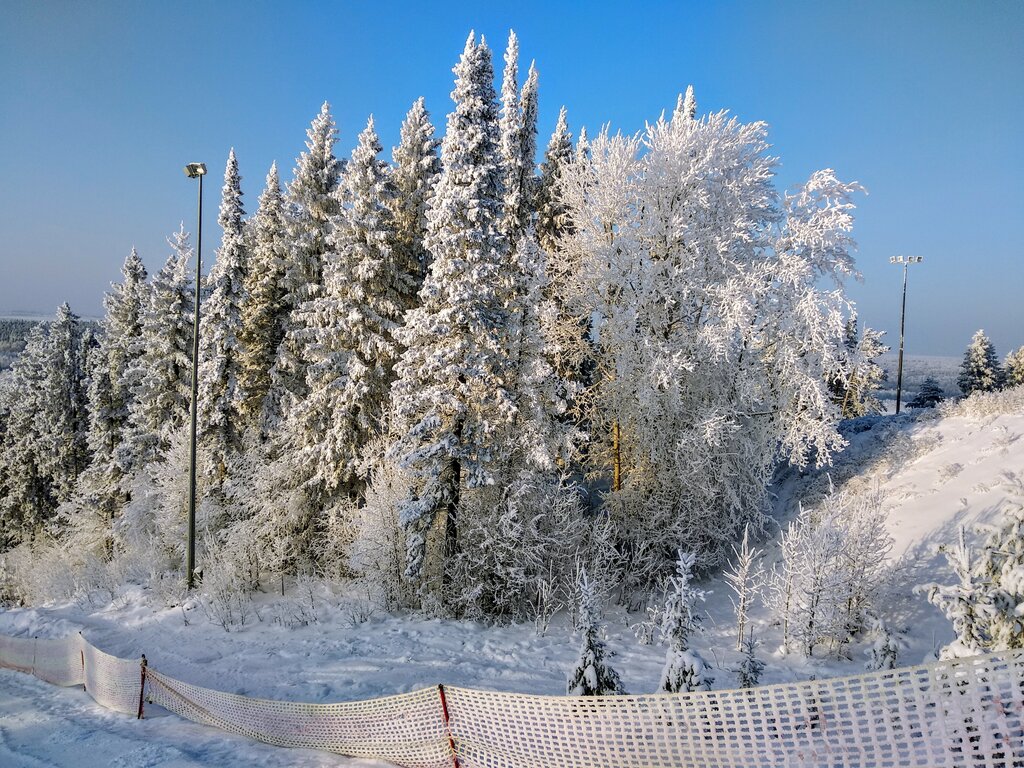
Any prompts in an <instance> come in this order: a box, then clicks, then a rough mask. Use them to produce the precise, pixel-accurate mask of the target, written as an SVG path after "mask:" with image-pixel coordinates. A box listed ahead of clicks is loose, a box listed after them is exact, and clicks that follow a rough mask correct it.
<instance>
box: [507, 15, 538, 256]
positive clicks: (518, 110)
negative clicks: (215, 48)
mask: <svg viewBox="0 0 1024 768" xmlns="http://www.w3.org/2000/svg"><path fill="white" fill-rule="evenodd" d="M537 87H538V75H537V68H536V67H535V66H534V65H533V64H532V63H531V64H530V71H529V74H528V75H527V78H526V82H525V83H524V84H523V88H522V91H520V90H519V39H518V38H517V37H516V33H515V32H509V35H508V47H507V48H506V50H505V71H504V73H503V75H502V84H501V116H500V120H499V132H500V144H501V161H502V166H503V168H504V187H505V194H504V213H505V217H504V222H505V224H504V226H505V232H506V234H507V235H508V237H509V239H510V240H511V241H512V242H515V241H516V240H517V239H518V238H519V237H520V236H521V235H522V233H523V231H524V230H525V229H526V227H527V225H528V224H529V220H530V218H531V212H532V210H533V206H532V202H533V201H532V198H533V195H534V191H535V190H534V155H535V154H536V152H537Z"/></svg>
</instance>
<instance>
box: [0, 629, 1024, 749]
mask: <svg viewBox="0 0 1024 768" xmlns="http://www.w3.org/2000/svg"><path fill="white" fill-rule="evenodd" d="M0 667H7V668H11V669H17V670H20V671H22V672H26V673H30V674H35V675H36V676H37V677H40V678H41V679H44V680H48V681H50V682H54V683H57V684H59V685H80V684H82V683H83V682H84V684H85V687H86V690H87V691H88V692H89V693H90V694H91V695H92V697H93V698H94V699H95V700H96V701H97V702H98V703H100V704H102V705H103V706H106V707H109V708H111V709H115V710H117V711H119V712H125V713H128V714H133V715H134V714H137V712H138V707H139V704H140V695H141V694H142V685H143V680H142V674H141V669H140V664H139V661H137V660H129V659H119V658H117V657H115V656H111V655H109V654H106V653H104V652H103V651H100V650H99V649H97V648H95V647H93V646H92V645H90V644H89V643H88V642H87V641H86V640H85V639H84V638H82V637H81V636H80V635H76V636H74V637H71V638H67V639H66V640H34V639H29V638H9V637H4V636H0ZM145 699H146V700H147V701H149V702H152V703H154V704H158V705H160V706H162V707H164V708H165V709H167V710H169V711H171V712H174V713H176V714H178V715H180V716H181V717H184V718H186V719H189V720H193V721H195V722H198V723H203V724H205V725H211V726H215V727H218V728H222V729H224V730H227V731H231V732H233V733H237V734H241V735H244V736H249V737H251V738H254V739H258V740H260V741H264V742H267V743H270V744H277V745H280V746H292V747H308V748H313V749H322V750H327V751H331V752H337V753H340V754H345V755H351V756H355V757H369V758H376V759H380V760H388V761H390V762H393V763H395V764H397V765H401V766H410V767H415V768H435V766H436V767H438V768H441V767H443V766H454V765H456V759H457V760H458V763H457V764H458V765H459V766H461V767H462V768H526V767H527V766H529V768H535V767H536V766H544V768H618V767H619V766H622V768H626V767H627V766H628V767H629V768H633V767H634V766H648V767H649V768H655V767H660V766H665V767H666V768H667V767H668V766H673V767H676V766H700V767H701V768H734V767H735V768H752V767H753V766H814V767H815V768H868V767H869V766H870V767H872V768H918V767H919V768H945V767H946V766H949V767H950V768H967V767H968V766H969V767H970V768H1024V651H1010V652H1006V653H998V654H990V655H986V656H978V657H975V658H971V659H960V660H956V661H949V662H941V663H934V664H927V665H922V666H918V667H909V668H905V669H897V670H890V671H884V672H875V673H871V674H867V675H859V676H856V677H847V678H837V679H832V680H814V681H809V682H805V683H799V684H795V685H771V686H761V687H758V688H753V689H749V690H740V691H711V692H708V693H698V694H690V695H683V694H663V695H649V696H608V697H598V698H582V697H581V698H577V697H568V696H529V695H524V694H513V693H496V692H492V691H476V690H471V689H466V688H444V689H441V688H440V687H439V688H428V689H424V690H421V691H416V692H414V693H408V694H402V695H399V696H389V697H386V698H380V699H372V700H368V701H356V702H345V703H338V704H301V703H293V702H281V701H267V700H262V699H253V698H248V697H245V696H236V695H233V694H227V693H222V692H220V691H214V690H210V689H207V688H201V687H199V686H195V685H191V684H189V683H184V682H181V681H178V680H174V679H173V678H170V677H167V676H165V675H162V674H160V673H159V672H157V671H155V670H152V669H150V670H147V672H146V676H145Z"/></svg>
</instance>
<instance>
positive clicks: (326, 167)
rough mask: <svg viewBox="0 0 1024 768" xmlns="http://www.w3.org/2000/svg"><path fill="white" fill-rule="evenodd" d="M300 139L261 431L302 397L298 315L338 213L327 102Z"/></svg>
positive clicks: (316, 283)
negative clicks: (281, 322) (281, 326)
mask: <svg viewBox="0 0 1024 768" xmlns="http://www.w3.org/2000/svg"><path fill="white" fill-rule="evenodd" d="M306 137H307V138H306V151H305V152H303V153H302V154H301V155H300V156H299V158H298V160H297V161H296V166H295V170H294V171H293V179H292V182H291V184H289V185H288V194H287V199H286V201H285V216H286V222H287V226H286V232H287V243H288V254H287V263H286V264H285V267H284V302H285V307H286V308H287V310H288V312H289V313H290V314H289V320H288V331H287V333H286V334H285V337H284V339H283V341H282V342H281V344H280V345H279V346H278V349H277V357H276V360H275V362H274V367H273V369H272V370H271V387H270V394H269V397H268V400H267V410H266V414H265V422H266V424H265V426H266V428H267V429H268V430H271V431H272V430H274V429H276V428H277V427H278V425H279V421H280V418H281V417H282V416H283V415H286V414H287V413H288V411H289V410H290V409H291V408H292V407H293V405H294V404H295V402H297V401H298V400H301V399H302V398H303V397H305V395H306V364H305V361H304V360H303V359H302V349H303V347H304V345H305V339H304V337H305V335H306V328H305V326H304V325H303V323H302V318H301V317H300V316H299V315H298V310H299V308H300V307H301V306H302V304H303V303H304V302H306V301H308V300H310V299H312V298H315V297H316V296H317V295H318V294H319V291H320V284H321V282H322V279H323V262H324V254H325V253H326V252H327V249H328V245H327V235H328V233H329V232H330V227H331V218H332V217H333V216H335V215H336V214H337V213H338V210H339V205H338V199H337V196H336V195H335V190H336V189H337V187H338V179H339V177H340V174H341V170H342V164H341V162H340V161H339V160H338V159H337V158H336V157H335V156H334V145H335V143H336V142H337V140H338V130H337V128H336V127H335V124H334V118H333V117H331V111H330V105H329V104H328V103H327V102H324V104H323V106H322V107H321V108H320V114H318V115H317V116H316V117H315V118H313V122H312V124H311V125H310V127H309V129H308V130H307V131H306Z"/></svg>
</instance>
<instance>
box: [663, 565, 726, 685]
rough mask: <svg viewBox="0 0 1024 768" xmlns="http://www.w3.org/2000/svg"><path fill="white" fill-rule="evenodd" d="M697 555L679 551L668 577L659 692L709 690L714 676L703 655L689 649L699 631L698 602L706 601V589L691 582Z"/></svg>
mask: <svg viewBox="0 0 1024 768" xmlns="http://www.w3.org/2000/svg"><path fill="white" fill-rule="evenodd" d="M696 560H697V558H696V556H695V555H694V554H693V553H692V552H680V553H679V559H678V560H677V561H676V574H675V576H671V577H669V580H668V590H667V592H668V595H667V598H666V600H665V611H664V612H663V613H662V616H661V639H662V642H663V643H665V645H666V646H668V650H667V652H666V654H665V668H664V669H663V670H662V673H661V683H660V684H659V686H658V690H659V691H664V692H665V693H680V692H683V693H688V692H690V691H698V690H708V689H709V688H710V687H711V683H712V682H714V679H713V678H712V677H711V676H710V675H709V674H708V673H709V672H710V669H711V668H710V667H709V666H708V665H707V663H706V662H705V661H704V659H702V658H701V656H700V654H698V653H697V652H696V651H694V650H692V649H691V648H690V638H691V637H692V636H693V635H694V634H695V633H696V632H698V631H699V630H700V623H701V622H700V617H699V616H698V615H697V614H696V612H695V609H696V604H697V602H698V601H703V600H704V590H702V589H697V588H696V587H694V586H693V585H691V584H690V580H691V579H692V578H693V566H694V563H695V562H696Z"/></svg>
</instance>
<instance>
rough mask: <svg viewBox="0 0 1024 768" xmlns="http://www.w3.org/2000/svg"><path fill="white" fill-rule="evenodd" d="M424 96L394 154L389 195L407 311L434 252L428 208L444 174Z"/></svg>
mask: <svg viewBox="0 0 1024 768" xmlns="http://www.w3.org/2000/svg"><path fill="white" fill-rule="evenodd" d="M440 145H441V142H440V140H438V139H437V138H435V137H434V126H433V124H432V123H431V122H430V113H428V112H427V110H426V107H425V106H424V103H423V98H422V97H421V98H419V99H417V100H416V101H415V103H414V104H413V105H412V108H411V109H410V110H409V113H408V114H407V115H406V116H405V121H404V122H403V123H402V134H401V140H400V141H399V144H398V146H397V147H395V148H394V150H393V151H392V154H391V160H392V171H391V187H392V190H393V192H394V194H392V195H388V196H387V197H386V198H385V201H386V204H387V205H388V206H389V208H390V209H391V218H392V221H393V223H394V234H393V237H392V242H391V249H392V251H393V252H394V255H395V262H396V264H397V265H398V270H399V273H400V274H402V275H406V276H408V277H407V278H406V282H405V283H403V284H402V285H401V290H402V300H403V305H404V308H405V309H406V310H409V309H412V308H413V307H415V306H416V305H417V304H419V291H420V287H421V286H422V285H423V279H424V278H425V277H426V274H427V267H428V266H429V259H430V255H429V252H428V251H427V249H426V246H425V245H424V242H423V241H424V239H425V237H426V233H427V210H428V207H429V203H430V198H431V197H432V196H433V193H434V185H435V184H436V183H437V179H438V177H439V176H440V175H441V161H440V159H439V158H438V154H437V152H438V147H440Z"/></svg>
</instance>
